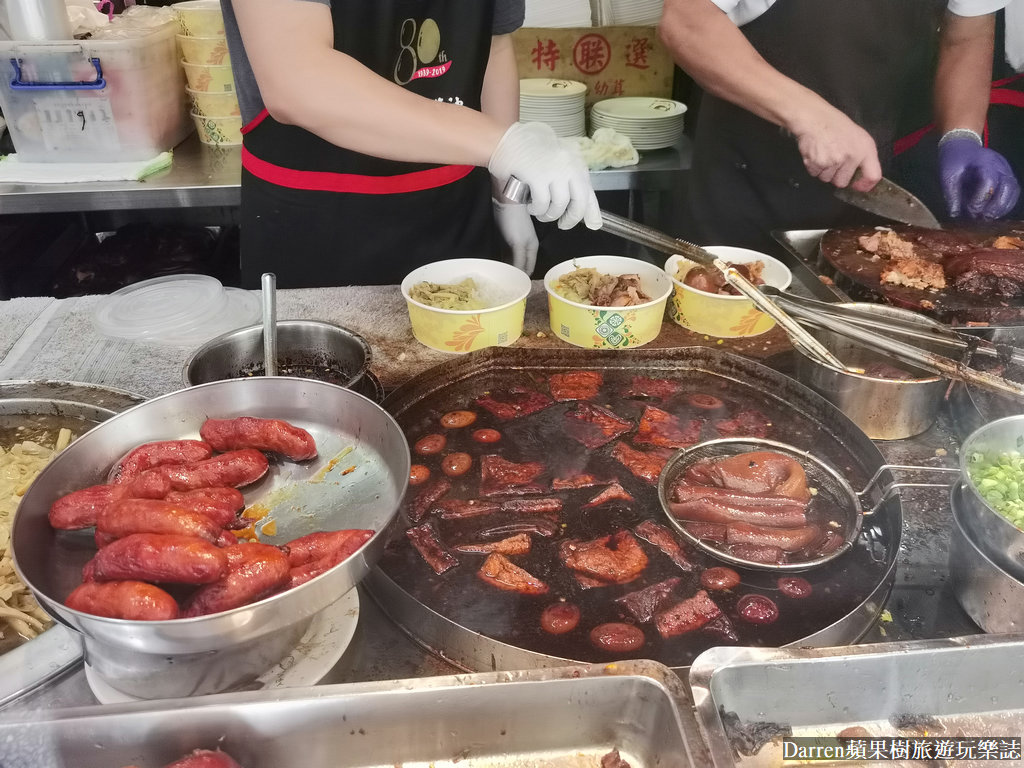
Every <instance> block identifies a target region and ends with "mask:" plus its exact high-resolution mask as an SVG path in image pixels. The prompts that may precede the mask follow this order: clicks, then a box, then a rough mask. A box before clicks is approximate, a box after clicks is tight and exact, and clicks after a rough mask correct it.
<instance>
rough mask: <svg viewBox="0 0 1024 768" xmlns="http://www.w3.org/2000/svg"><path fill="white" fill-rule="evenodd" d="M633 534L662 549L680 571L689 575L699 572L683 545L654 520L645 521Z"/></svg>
mask: <svg viewBox="0 0 1024 768" xmlns="http://www.w3.org/2000/svg"><path fill="white" fill-rule="evenodd" d="M633 532H634V533H636V535H637V536H639V537H640V538H641V539H643V540H644V541H646V542H648V543H650V544H653V545H654V546H656V547H657V548H658V549H660V550H661V551H662V553H663V554H665V555H667V556H668V558H669V559H670V560H671V561H672V562H673V563H675V564H676V565H678V566H679V568H680V569H682V570H684V571H686V572H687V573H689V572H690V571H695V570H697V566H696V564H695V563H694V562H693V561H692V560H691V559H690V558H689V557H687V555H686V550H685V548H684V545H683V543H682V542H681V541H679V539H678V538H676V535H675V534H674V533H672V531H670V530H669V529H668V528H666V527H665V526H663V525H659V524H658V523H656V522H654V521H653V520H644V521H643V522H642V523H640V525H638V526H637V527H636V528H634V529H633Z"/></svg>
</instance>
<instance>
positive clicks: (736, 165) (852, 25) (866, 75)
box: [684, 0, 945, 250]
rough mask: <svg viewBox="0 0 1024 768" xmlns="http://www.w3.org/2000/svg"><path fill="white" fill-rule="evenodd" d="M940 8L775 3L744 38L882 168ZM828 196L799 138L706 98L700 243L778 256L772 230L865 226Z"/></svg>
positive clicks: (695, 205)
mask: <svg viewBox="0 0 1024 768" xmlns="http://www.w3.org/2000/svg"><path fill="white" fill-rule="evenodd" d="M944 5H945V4H944V3H943V2H941V0H840V1H838V2H822V0H777V2H776V3H775V4H774V5H772V6H771V8H769V9H768V10H767V11H765V13H764V14H762V15H761V16H759V17H758V18H757V19H755V20H754V21H752V22H750V23H749V24H747V25H745V26H744V27H742V31H743V33H744V34H745V35H746V37H747V39H748V40H749V41H750V43H751V44H752V45H753V47H754V48H755V49H756V50H757V51H758V53H760V54H761V56H763V57H764V58H765V60H766V61H767V62H768V63H769V64H771V65H772V66H773V67H774V68H775V69H777V70H779V71H780V72H781V73H782V74H784V75H786V76H787V77H790V78H792V79H793V80H795V81H796V82H798V83H800V84H802V85H804V86H805V87H807V88H810V89H811V90H812V91H814V92H816V93H818V94H819V95H820V96H822V97H823V98H824V99H826V100H827V101H828V102H829V103H830V104H832V105H833V106H834V107H836V108H837V109H839V110H841V111H842V112H844V113H845V114H846V115H848V116H849V117H850V118H851V119H852V120H853V121H854V122H856V123H857V124H858V125H860V126H861V127H863V128H864V129H865V130H867V131H868V133H870V134H871V136H872V137H873V138H874V140H875V142H876V144H877V145H878V152H879V157H880V158H881V161H882V166H883V169H886V168H887V165H888V159H889V158H890V156H891V152H892V144H893V141H894V139H895V138H896V136H897V133H898V129H899V125H900V115H901V112H902V111H903V108H904V107H905V106H906V104H905V101H906V94H907V93H908V91H910V90H911V88H912V85H913V83H914V81H915V79H918V78H920V77H921V76H922V73H925V72H927V71H928V68H929V66H930V62H931V60H932V58H933V54H932V52H933V50H934V48H933V46H934V44H935V41H936V39H937V31H938V28H939V24H940V21H941V11H942V9H943V7H944ZM832 193H833V187H832V185H830V184H825V183H824V182H821V181H818V180H817V179H815V178H813V177H812V176H810V174H808V173H807V170H806V168H805V167H804V164H803V159H802V158H801V156H800V152H799V149H798V147H797V143H796V140H795V139H794V138H793V137H792V136H790V135H789V134H788V133H786V132H785V131H784V130H783V129H781V128H779V127H778V126H776V125H774V124H772V123H769V122H768V121H767V120H763V119H761V118H759V117H757V116H756V115H753V114H752V113H750V112H748V111H747V110H745V109H743V108H742V107H738V106H736V105H734V104H731V103H729V102H727V101H724V100H722V99H719V98H716V97H714V96H712V95H711V94H705V95H704V97H703V100H702V102H701V105H700V113H699V116H698V122H697V131H696V139H695V146H694V161H693V169H692V171H691V173H690V184H689V190H688V216H687V220H686V221H685V222H684V224H685V226H687V228H688V230H689V231H688V234H689V235H690V236H691V237H692V238H696V239H697V241H698V242H701V243H705V244H711V245H738V246H745V247H748V248H755V249H758V250H772V248H773V246H772V240H771V237H770V235H769V232H770V231H771V230H772V229H807V228H822V227H831V226H837V225H840V224H842V223H846V222H847V221H851V222H852V221H855V220H857V219H858V218H859V216H858V214H857V213H856V212H855V211H854V209H851V208H850V207H849V206H846V205H844V204H843V203H840V202H839V201H838V200H837V199H836V198H835V197H834V196H833V194H832Z"/></svg>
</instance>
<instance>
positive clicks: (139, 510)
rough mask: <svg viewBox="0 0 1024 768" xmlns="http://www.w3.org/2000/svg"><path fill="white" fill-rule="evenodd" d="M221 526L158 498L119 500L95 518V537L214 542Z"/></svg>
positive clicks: (198, 514)
mask: <svg viewBox="0 0 1024 768" xmlns="http://www.w3.org/2000/svg"><path fill="white" fill-rule="evenodd" d="M222 527H223V526H220V525H217V523H215V522H214V521H213V520H211V519H210V518H209V517H207V516H206V515H203V514H200V513H198V512H189V511H187V510H183V509H180V508H179V507H178V506H177V505H175V504H173V503H171V502H167V501H161V500H159V499H119V500H118V501H115V502H114V503H113V504H111V505H109V506H108V507H106V508H105V509H103V510H101V511H100V513H99V517H98V518H97V519H96V532H97V534H100V533H104V534H110V535H112V536H114V538H118V539H120V538H124V537H125V536H129V535H131V534H133V533H176V534H180V535H181V536H196V537H198V538H200V539H206V540H207V541H216V540H217V539H218V538H219V537H220V532H221V528H222Z"/></svg>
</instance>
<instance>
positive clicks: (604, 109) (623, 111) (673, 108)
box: [594, 96, 686, 120]
mask: <svg viewBox="0 0 1024 768" xmlns="http://www.w3.org/2000/svg"><path fill="white" fill-rule="evenodd" d="M594 112H595V113H597V114H599V115H604V116H608V117H624V118H632V119H641V120H643V119H647V120H663V119H665V118H668V117H678V116H680V115H682V114H683V113H684V112H686V105H685V104H683V102H681V101H674V100H673V99H655V98H651V97H649V96H621V97H619V98H617V99H605V100H604V101H599V102H597V103H596V104H594Z"/></svg>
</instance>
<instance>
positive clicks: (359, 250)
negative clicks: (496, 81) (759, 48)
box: [241, 0, 495, 288]
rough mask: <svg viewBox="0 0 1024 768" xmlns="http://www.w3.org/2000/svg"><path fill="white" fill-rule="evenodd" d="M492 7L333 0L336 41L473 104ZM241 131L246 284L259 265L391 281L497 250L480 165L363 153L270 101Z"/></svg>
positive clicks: (372, 65)
mask: <svg viewBox="0 0 1024 768" xmlns="http://www.w3.org/2000/svg"><path fill="white" fill-rule="evenodd" d="M493 14H494V2H493V0H332V4H331V16H332V18H333V21H334V47H335V49H337V50H339V51H342V52H343V53H346V54H348V55H350V56H352V57H353V58H355V59H357V60H358V61H360V62H361V63H362V64H363V65H364V66H366V67H368V68H369V69H371V70H373V71H374V72H376V73H377V74H378V75H381V76H382V77H385V78H387V79H388V80H391V81H392V82H396V83H398V84H399V85H402V86H403V87H405V88H407V89H408V90H410V91H412V92H414V93H416V94H418V95H420V96H424V97H426V98H430V99H437V100H440V101H447V102H452V103H461V104H464V105H465V106H467V107H469V108H471V109H477V110H479V109H480V94H481V90H482V87H483V79H484V73H485V71H486V68H487V61H488V57H489V55H490V47H491V28H492V19H493ZM350 108H351V109H353V110H355V109H359V105H358V104H352V105H351V107H350ZM243 133H244V138H243V146H242V205H241V230H242V231H241V259H242V285H243V286H245V287H247V288H256V287H259V282H260V275H261V274H262V273H263V272H274V273H276V274H277V284H278V286H279V287H281V288H302V287H316V286H335V285H373V284H390V283H398V282H401V280H402V278H403V277H404V276H405V275H406V274H407V273H408V272H410V271H411V270H412V269H414V268H416V267H418V266H420V265H422V264H425V263H427V262H430V261H437V260H440V259H449V258H459V257H477V258H481V257H482V258H488V257H491V256H493V255H494V253H495V229H494V221H493V214H492V211H491V195H490V178H489V175H488V173H487V170H486V169H484V168H475V167H472V166H437V165H429V164H417V163H401V162H395V161H391V160H383V159H381V158H376V157H370V156H368V155H363V154H360V153H358V152H353V151H350V150H347V149H343V148H340V147H337V146H335V145H333V144H331V143H330V142H328V141H325V140H323V139H321V138H319V137H318V136H316V135H314V134H312V133H310V132H309V131H306V130H305V129H303V128H299V127H298V126H294V125H284V124H282V123H279V122H277V121H276V120H274V119H273V118H272V117H270V116H269V115H268V114H267V113H266V111H264V112H263V113H262V114H261V115H260V116H259V117H257V118H256V119H255V120H253V121H252V122H251V123H250V124H249V125H247V126H246V127H245V128H244V129H243Z"/></svg>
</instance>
